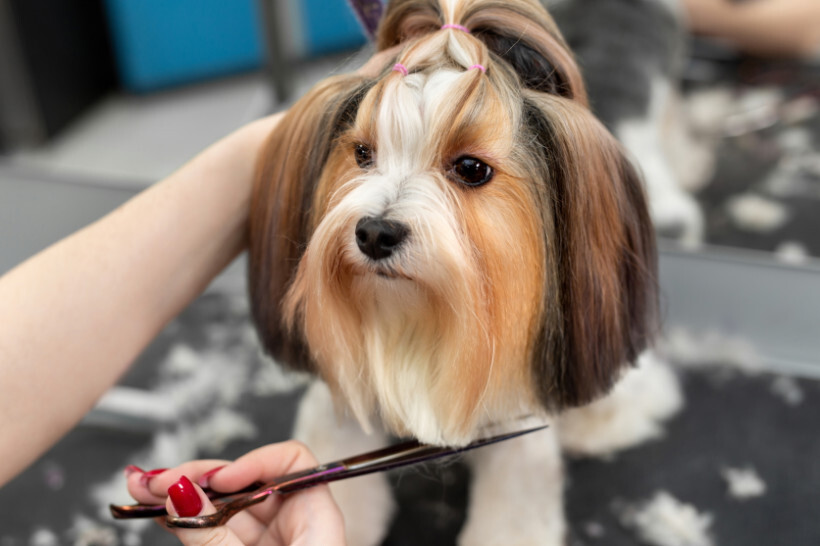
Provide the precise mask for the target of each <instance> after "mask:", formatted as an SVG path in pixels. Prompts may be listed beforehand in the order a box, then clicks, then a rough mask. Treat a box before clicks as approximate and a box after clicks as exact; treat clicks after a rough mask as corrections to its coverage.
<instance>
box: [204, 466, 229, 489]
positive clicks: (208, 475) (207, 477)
mask: <svg viewBox="0 0 820 546" xmlns="http://www.w3.org/2000/svg"><path fill="white" fill-rule="evenodd" d="M226 466H228V465H225V464H223V465H222V466H217V467H216V468H212V469H211V470H209V471H207V472H206V473H205V474H203V475H202V476H200V477H199V479H198V480H197V481H196V483H198V484H199V487H201V488H202V489H205V488H208V487H210V486H211V477H212V476H213V475H214V474H216V473H217V472H219V471H220V470H222V469H223V468H225V467H226Z"/></svg>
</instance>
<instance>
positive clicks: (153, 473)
mask: <svg viewBox="0 0 820 546" xmlns="http://www.w3.org/2000/svg"><path fill="white" fill-rule="evenodd" d="M166 470H168V469H167V468H157V469H155V470H149V471H148V472H143V474H142V476H141V477H140V483H141V484H142V486H143V487H148V482H150V481H151V479H152V478H153V477H154V476H159V475H160V474H162V473H163V472H165V471H166Z"/></svg>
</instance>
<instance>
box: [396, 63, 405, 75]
mask: <svg viewBox="0 0 820 546" xmlns="http://www.w3.org/2000/svg"><path fill="white" fill-rule="evenodd" d="M393 70H394V71H396V72H401V73H402V75H404V76H406V75H407V67H406V66H404V65H403V64H401V63H396V64H394V65H393Z"/></svg>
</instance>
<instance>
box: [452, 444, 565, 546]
mask: <svg viewBox="0 0 820 546" xmlns="http://www.w3.org/2000/svg"><path fill="white" fill-rule="evenodd" d="M469 461H470V464H471V467H472V472H473V479H472V480H473V481H472V484H471V490H470V506H469V511H468V514H467V522H466V523H465V526H464V529H463V530H462V531H461V535H460V536H459V544H460V545H461V546H479V545H480V546H488V545H504V546H513V545H515V546H530V545H538V546H559V545H562V544H564V535H565V529H566V525H565V522H564V507H563V481H564V480H563V468H562V463H561V452H560V448H559V445H558V440H557V438H556V435H555V432H554V430H553V429H552V428H549V429H546V430H543V431H538V432H535V433H532V434H527V435H525V436H522V437H520V438H516V439H514V440H508V441H505V442H501V443H500V444H497V445H493V446H488V447H486V448H482V449H478V450H476V451H474V452H473V453H471V454H470V456H469Z"/></svg>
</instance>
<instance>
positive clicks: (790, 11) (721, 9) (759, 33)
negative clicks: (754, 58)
mask: <svg viewBox="0 0 820 546" xmlns="http://www.w3.org/2000/svg"><path fill="white" fill-rule="evenodd" d="M684 4H685V6H686V10H687V13H688V18H689V24H690V27H691V28H692V30H693V31H694V32H696V33H700V34H706V35H710V36H717V37H721V38H724V39H727V40H729V41H730V42H732V43H734V44H735V45H737V46H738V47H740V48H741V49H743V50H744V51H747V52H749V53H754V54H759V55H764V56H771V55H775V56H792V57H807V56H811V55H816V54H818V53H820V3H817V2H816V0H777V1H775V0H754V1H748V2H742V3H735V2H730V1H729V0H685V2H684Z"/></svg>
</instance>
